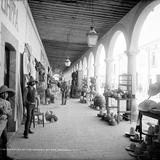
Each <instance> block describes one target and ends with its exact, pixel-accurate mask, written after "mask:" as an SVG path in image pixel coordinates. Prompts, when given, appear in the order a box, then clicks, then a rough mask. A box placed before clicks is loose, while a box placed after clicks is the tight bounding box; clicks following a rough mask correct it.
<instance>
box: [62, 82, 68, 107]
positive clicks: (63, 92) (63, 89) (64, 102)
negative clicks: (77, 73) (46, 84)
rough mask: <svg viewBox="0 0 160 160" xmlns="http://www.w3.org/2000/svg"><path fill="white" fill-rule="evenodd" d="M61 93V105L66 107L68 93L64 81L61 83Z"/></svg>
mask: <svg viewBox="0 0 160 160" xmlns="http://www.w3.org/2000/svg"><path fill="white" fill-rule="evenodd" d="M60 88H61V93H62V105H66V103H67V98H68V93H69V87H68V85H67V82H66V81H62V82H61V85H60Z"/></svg>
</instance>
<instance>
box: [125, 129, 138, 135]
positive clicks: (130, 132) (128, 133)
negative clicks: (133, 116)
mask: <svg viewBox="0 0 160 160" xmlns="http://www.w3.org/2000/svg"><path fill="white" fill-rule="evenodd" d="M135 133H136V132H135V129H134V127H131V128H130V131H129V132H126V133H125V136H126V137H131V136H134V135H135Z"/></svg>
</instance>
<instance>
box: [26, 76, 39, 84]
mask: <svg viewBox="0 0 160 160" xmlns="http://www.w3.org/2000/svg"><path fill="white" fill-rule="evenodd" d="M33 82H35V83H38V81H36V80H35V79H34V78H33V77H32V76H30V79H29V82H28V83H27V84H28V85H30V84H31V83H33Z"/></svg>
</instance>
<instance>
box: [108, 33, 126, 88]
mask: <svg viewBox="0 0 160 160" xmlns="http://www.w3.org/2000/svg"><path fill="white" fill-rule="evenodd" d="M125 38H126V37H125V35H124V33H123V32H122V31H121V30H117V31H116V32H115V33H114V34H113V36H112V38H111V41H110V44H109V49H108V55H107V61H108V62H109V65H110V71H109V72H110V74H108V76H110V81H111V82H112V83H110V84H109V85H110V87H111V88H117V87H118V76H119V75H120V74H124V73H127V64H128V60H127V55H126V50H127V41H126V39H125ZM120 43H121V44H120ZM122 45H124V48H122Z"/></svg>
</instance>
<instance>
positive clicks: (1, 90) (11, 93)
mask: <svg viewBox="0 0 160 160" xmlns="http://www.w3.org/2000/svg"><path fill="white" fill-rule="evenodd" d="M5 92H8V96H9V97H13V96H14V95H15V91H14V90H13V89H12V88H8V87H7V86H6V85H2V86H1V87H0V94H2V93H5Z"/></svg>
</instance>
